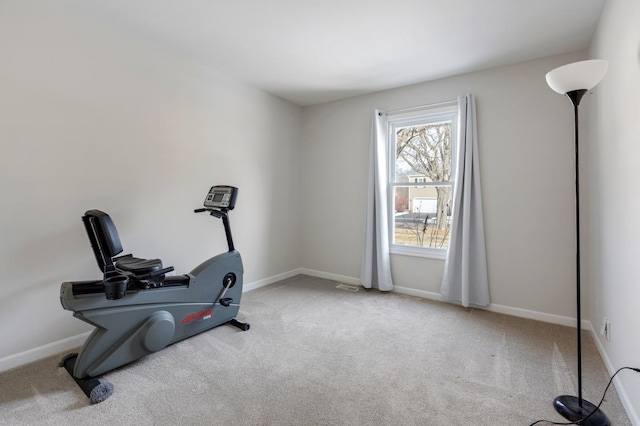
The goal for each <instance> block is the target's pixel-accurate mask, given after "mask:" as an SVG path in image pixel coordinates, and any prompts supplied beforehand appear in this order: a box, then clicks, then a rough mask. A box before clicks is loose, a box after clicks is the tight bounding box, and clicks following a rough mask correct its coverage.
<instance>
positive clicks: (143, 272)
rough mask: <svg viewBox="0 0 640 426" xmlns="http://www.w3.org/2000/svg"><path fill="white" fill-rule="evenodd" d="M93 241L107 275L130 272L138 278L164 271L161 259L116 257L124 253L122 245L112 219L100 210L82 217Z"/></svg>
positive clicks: (99, 264)
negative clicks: (115, 272) (116, 272)
mask: <svg viewBox="0 0 640 426" xmlns="http://www.w3.org/2000/svg"><path fill="white" fill-rule="evenodd" d="M82 222H83V223H84V226H85V229H86V231H87V235H88V236H89V240H90V241H91V247H92V248H93V253H94V254H95V256H96V261H97V262H98V267H99V268H100V270H101V271H102V272H103V273H104V274H105V275H106V274H109V273H111V272H114V271H116V270H119V271H124V272H129V273H131V274H133V275H134V276H136V277H143V276H147V275H150V274H152V275H153V273H154V272H157V271H160V270H161V269H162V261H161V260H160V259H141V258H137V257H133V256H132V255H125V256H121V257H116V256H117V255H118V254H120V253H122V243H121V241H120V237H119V236H118V230H117V229H116V226H115V224H114V223H113V220H111V217H110V216H109V215H108V214H107V213H105V212H103V211H100V210H88V211H87V212H86V213H85V214H84V216H82Z"/></svg>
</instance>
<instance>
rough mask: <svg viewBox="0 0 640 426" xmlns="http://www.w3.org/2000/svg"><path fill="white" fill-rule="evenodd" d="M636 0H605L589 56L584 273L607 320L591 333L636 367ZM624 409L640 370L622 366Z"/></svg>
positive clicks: (639, 386)
mask: <svg viewBox="0 0 640 426" xmlns="http://www.w3.org/2000/svg"><path fill="white" fill-rule="evenodd" d="M639 24H640V2H638V1H631V0H610V1H609V2H607V4H606V6H605V9H604V11H603V14H602V18H601V21H600V25H599V27H598V30H597V32H596V35H595V36H594V39H593V41H592V44H591V51H590V56H591V57H593V58H600V59H606V60H608V61H609V70H608V72H607V75H606V76H605V78H604V80H603V81H602V83H600V84H599V85H598V86H597V87H596V88H595V89H594V91H593V92H594V95H593V96H592V100H591V107H592V108H591V114H590V120H589V125H590V127H589V138H588V142H589V144H588V167H587V172H588V187H587V190H588V194H589V195H588V196H589V198H588V212H589V222H588V241H589V245H588V249H589V252H588V254H589V258H588V259H589V262H588V264H587V266H588V279H589V285H590V287H591V293H592V295H593V296H592V297H591V298H590V302H591V303H590V305H589V308H590V317H591V322H592V323H593V325H594V327H595V328H596V329H599V327H600V324H601V322H602V320H603V318H605V317H606V318H608V319H609V320H610V321H611V341H607V340H605V339H603V338H602V337H601V336H600V335H599V334H598V335H597V336H596V337H597V338H598V339H599V341H600V343H601V345H602V346H603V347H604V349H605V351H606V355H607V358H608V360H607V361H608V362H609V364H610V365H609V366H610V368H613V369H618V368H620V367H623V366H632V367H640V357H639V355H638V354H640V340H639V339H638V331H640V309H639V308H638V305H639V303H640V281H639V278H638V262H639V259H640V247H639V246H638V242H639V241H640V220H639V218H640V196H639V194H640V190H639V189H638V188H640V175H639V174H638V159H640V108H638V105H637V101H638V96H640V25H639ZM620 382H621V383H622V386H623V388H624V391H625V392H624V393H625V394H626V395H627V397H628V398H629V400H628V406H627V409H628V411H630V416H632V420H633V421H634V424H640V417H639V416H640V377H639V376H638V374H636V373H630V372H625V373H621V376H620Z"/></svg>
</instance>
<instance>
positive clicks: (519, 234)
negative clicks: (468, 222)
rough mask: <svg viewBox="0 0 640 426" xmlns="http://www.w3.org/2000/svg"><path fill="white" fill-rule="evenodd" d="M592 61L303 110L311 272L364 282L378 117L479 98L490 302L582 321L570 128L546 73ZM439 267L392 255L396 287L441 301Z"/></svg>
mask: <svg viewBox="0 0 640 426" xmlns="http://www.w3.org/2000/svg"><path fill="white" fill-rule="evenodd" d="M585 55H586V52H584V51H583V52H575V53H572V54H567V55H559V56H554V57H548V58H543V59H539V60H534V61H529V62H525V63H521V64H517V65H512V66H506V67H500V68H494V69H489V70H485V71H481V72H476V73H472V74H466V75H462V76H458V77H454V78H447V79H442V80H437V81H432V82H428V83H424V84H419V85H414V86H410V87H405V88H400V89H395V90H389V91H385V92H380V93H376V94H373V95H368V96H361V97H356V98H351V99H347V100H344V101H337V102H332V103H328V104H323V105H318V106H313V107H308V108H305V109H304V111H303V134H304V142H303V143H304V145H303V149H302V158H303V160H302V164H303V168H302V169H303V177H302V180H303V184H302V186H303V188H304V192H303V196H302V205H303V223H302V226H303V248H302V261H303V266H304V267H306V268H310V269H314V270H321V271H329V272H332V273H335V274H339V275H345V276H348V277H359V276H360V253H361V249H362V235H363V220H364V206H365V194H366V182H367V165H368V152H369V151H368V150H369V143H370V140H369V139H370V132H371V130H370V129H371V116H372V112H373V109H374V108H381V109H387V110H394V109H399V108H407V107H413V106H418V105H426V104H430V103H436V102H441V101H447V100H452V99H455V98H456V96H457V95H460V94H464V93H465V92H471V93H474V94H475V95H476V99H477V110H478V135H479V136H478V137H479V146H480V161H481V165H480V167H481V178H482V190H483V198H484V212H485V228H486V243H487V256H488V262H489V279H490V291H491V301H492V303H495V304H500V305H506V306H510V307H514V308H521V309H528V310H533V311H538V312H545V313H549V314H554V315H560V316H568V317H574V316H575V306H574V305H573V304H572V303H567V301H572V300H574V298H575V286H574V285H575V262H574V260H573V259H574V256H575V248H574V247H575V227H574V210H573V206H574V203H573V200H574V196H573V191H574V186H573V184H574V178H573V136H572V135H573V122H572V120H571V111H572V110H571V108H570V107H569V105H567V102H568V101H567V100H566V99H564V98H563V97H562V96H558V95H557V94H556V93H555V92H553V91H551V89H549V87H548V86H547V84H546V81H545V74H546V73H547V72H548V71H550V70H551V69H553V68H555V67H557V66H560V65H563V64H565V63H568V62H573V61H576V60H580V59H584V58H585ZM443 266H444V261H441V260H433V259H423V258H415V257H404V256H398V255H392V270H393V276H394V280H395V284H396V285H398V286H402V287H406V288H411V289H415V290H422V291H429V292H439V287H440V280H441V277H442V271H443Z"/></svg>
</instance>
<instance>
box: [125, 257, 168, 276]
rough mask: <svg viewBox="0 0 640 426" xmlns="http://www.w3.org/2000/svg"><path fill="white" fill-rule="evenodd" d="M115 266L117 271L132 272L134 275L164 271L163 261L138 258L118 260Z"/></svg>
mask: <svg viewBox="0 0 640 426" xmlns="http://www.w3.org/2000/svg"><path fill="white" fill-rule="evenodd" d="M115 266H116V268H117V269H120V270H122V271H127V272H131V273H132V274H134V275H146V274H149V273H151V272H155V271H159V270H160V269H162V260H160V259H139V258H137V257H132V256H125V257H121V258H120V259H116V262H115Z"/></svg>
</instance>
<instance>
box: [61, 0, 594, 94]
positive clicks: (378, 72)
mask: <svg viewBox="0 0 640 426" xmlns="http://www.w3.org/2000/svg"><path fill="white" fill-rule="evenodd" d="M604 1H605V0H226V1H223V0H181V1H176V0H108V1H105V0H67V3H68V4H71V5H72V6H73V7H74V8H76V9H78V10H79V11H81V12H82V13H86V14H90V15H93V16H95V17H97V18H98V19H100V20H102V21H104V22H106V23H107V24H108V25H111V26H115V27H119V28H121V29H122V30H123V31H126V32H128V33H131V34H132V35H133V36H135V37H141V38H143V39H146V40H148V41H150V42H153V43H156V44H158V45H161V46H163V47H165V48H166V49H169V50H172V51H174V52H176V53H178V54H181V55H184V56H187V57H189V58H190V59H192V60H195V61H197V62H199V63H202V64H205V65H207V66H210V67H213V68H215V69H217V70H219V71H222V72H225V73H228V74H231V75H233V76H235V77H237V78H239V79H241V80H243V81H245V82H248V83H250V84H253V85H255V86H257V87H259V88H261V89H264V90H266V91H268V92H271V93H274V94H276V95H278V96H280V97H282V98H285V99H288V100H290V101H292V102H294V103H296V104H298V105H302V106H306V105H312V104H317V103H321V102H327V101H331V100H335V99H341V98H346V97H349V96H354V95H359V94H364V93H371V92H375V91H379V90H383V89H389V88H394V87H400V86H406V85H409V84H413V83H418V82H423V81H427V80H433V79H437V78H441V77H446V76H451V75H456V74H461V73H466V72H470V71H475V70H479V69H485V68H490V67H494V66H499V65H505V64H509V63H515V62H520V61H524V60H528V59H534V58H539V57H543V56H548V55H552V54H557V53H565V52H570V51H575V50H579V49H582V48H585V47H587V46H588V44H589V42H590V40H591V37H592V35H593V32H594V30H595V27H596V24H597V21H598V18H599V16H600V12H601V9H602V6H603V4H604Z"/></svg>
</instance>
